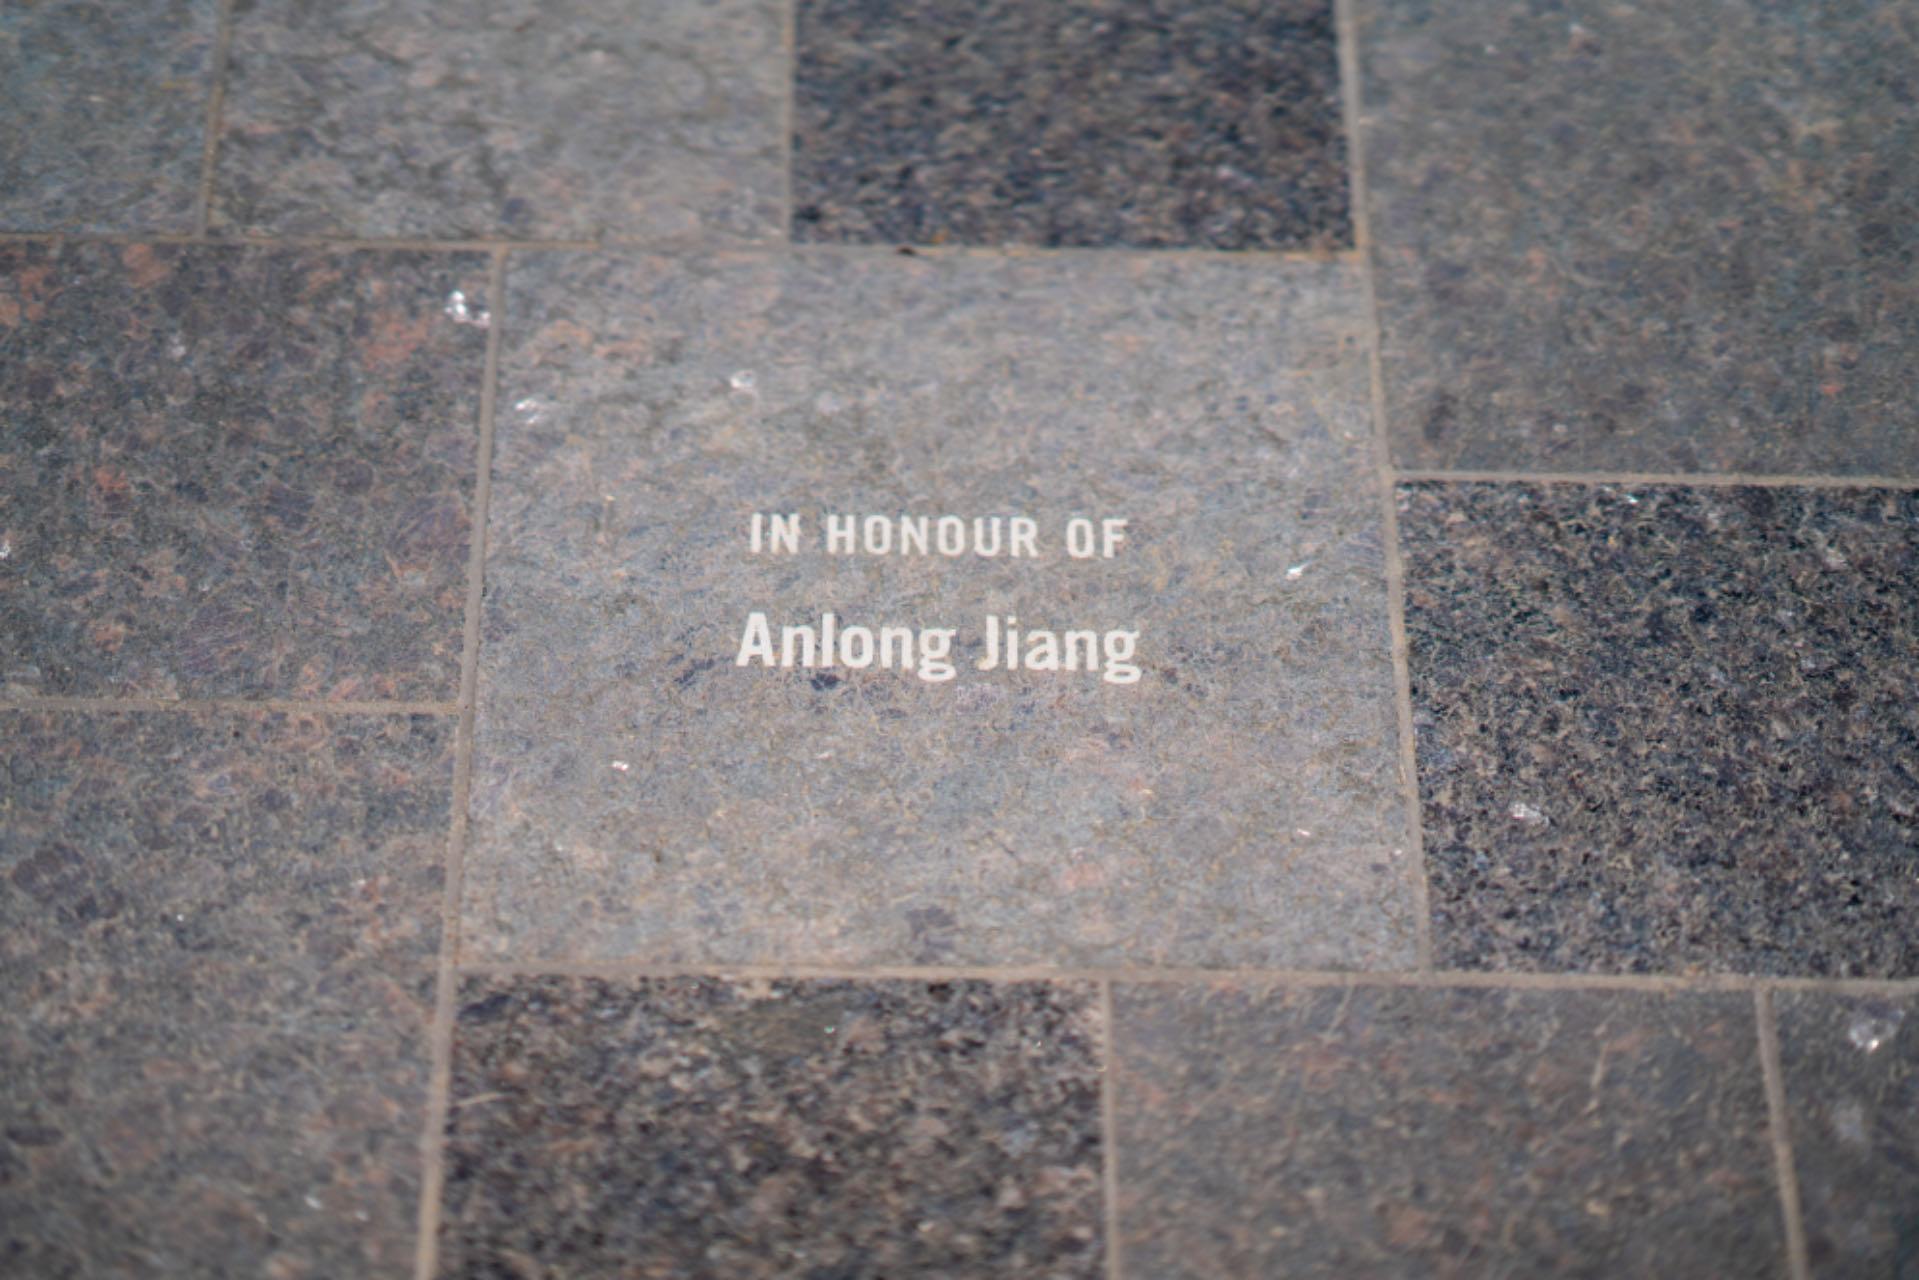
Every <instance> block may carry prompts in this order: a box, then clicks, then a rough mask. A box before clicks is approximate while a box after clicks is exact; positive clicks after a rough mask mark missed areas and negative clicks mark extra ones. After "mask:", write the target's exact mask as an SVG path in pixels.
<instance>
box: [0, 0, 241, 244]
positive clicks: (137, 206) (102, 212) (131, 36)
mask: <svg viewBox="0 0 1919 1280" xmlns="http://www.w3.org/2000/svg"><path fill="white" fill-rule="evenodd" d="M219 15H220V5H219V2H218V0H153V2H150V3H144V4H138V5H125V4H113V3H108V2H106V0H16V2H14V3H9V4H8V5H7V6H6V7H5V8H4V9H0V232H4V231H172V232H188V231H192V230H193V229H194V224H195V221H196V218H197V211H198V202H199V194H200V169H201V164H202V160H203V158H204V156H205V153H206V123H207V99H208V97H209V96H210V95H211V94H212V92H213V61H214V59H213V54H214V43H215V33H216V29H217V27H218V24H219Z"/></svg>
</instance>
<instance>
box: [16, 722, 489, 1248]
mask: <svg viewBox="0 0 1919 1280" xmlns="http://www.w3.org/2000/svg"><path fill="white" fill-rule="evenodd" d="M452 745H453V732H452V722H451V721H450V720H441V719H424V718H421V719H411V720H409V719H406V718H403V717H395V718H373V717H357V716H356V717H341V718H337V719H332V718H326V717H317V716H304V715H277V714H273V715H268V714H260V715H209V716H189V715H183V714H136V715H125V714H122V715H111V714H89V715H66V714H33V713H21V712H0V990H4V991H5V992H6V993H7V994H6V999H5V1001H4V1005H3V1006H0V1275H5V1276H8V1277H16V1276H17V1277H22V1278H23V1280H24V1278H25V1277H33V1278H35V1280H77V1278H80V1277H125V1276H196V1277H199V1276H205V1277H222V1278H224V1277H235V1278H238V1277H258V1276H268V1277H287V1278H289V1280H291V1278H295V1277H316V1278H317V1277H321V1276H354V1277H367V1278H369V1280H372V1278H377V1277H392V1278H394V1280H399V1278H401V1277H407V1276H410V1275H411V1274H412V1271H411V1266H412V1261H413V1236H414V1223H415V1208H416V1204H417V1200H418V1195H419V1192H418V1185H419V1142H420V1134H421V1130H422V1126H423V1125H424V1124H425V1119H426V1118H425V1114H424V1112H423V1110H422V1108H423V1106H424V1103H425V1101H426V1087H427V1066H428V1054H427V1041H426V1032H427V1024H428V1023H429V1021H430V1020H431V1018H432V1011H433V975H434V963H435V956H436V954H437V952H438V948H439V938H440V928H439V912H438V904H439V902H440V895H441V872H440V864H441V854H442V850H443V847H444V844H445V840H446V829H447V817H448V814H447V797H448V790H449V785H450V781H451V772H452V769H451V765H452Z"/></svg>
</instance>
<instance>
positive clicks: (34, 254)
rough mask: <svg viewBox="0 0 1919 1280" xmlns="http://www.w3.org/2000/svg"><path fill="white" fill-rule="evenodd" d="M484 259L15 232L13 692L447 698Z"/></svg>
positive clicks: (8, 651)
mask: <svg viewBox="0 0 1919 1280" xmlns="http://www.w3.org/2000/svg"><path fill="white" fill-rule="evenodd" d="M485 280H486V271H485V262H484V260H483V259H480V258H478V257H476V256H474V255H467V254H461V255H434V256H428V255H424V254H391V253H363V254H329V253H322V252H311V253H307V252H290V251H270V250H255V249H248V250H241V249H225V248H216V249H208V248H183V247H167V246H157V247H156V246H147V245H106V244H69V245H67V246H66V247H64V248H49V247H46V246H39V245H11V246H6V245H0V689H4V690H5V691H7V692H10V693H13V694H16V695H18V694H68V695H103V694H138V695H150V696H157V697H190V696H240V697H302V698H333V699H354V698H425V699H431V698H451V697H452V696H453V695H454V693H455V691H456V688H457V686H458V682H459V665H460V628H461V619H462V608H463V603H464V592H465V583H466V561H467V548H468V545H469V543H470V540H471V537H470V521H471V517H470V515H469V511H468V504H469V502H470V501H471V497H472V488H473V467H474V456H475V449H476V441H475V436H476V427H475V424H476V420H477V416H478V400H479V391H480V381H481V375H482V369H483V364H484V356H485V347H486V335H485V333H484V332H483V325H484V323H485V320H486V307H487V301H486V298H485Z"/></svg>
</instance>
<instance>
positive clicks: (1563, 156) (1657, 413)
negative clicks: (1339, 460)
mask: <svg viewBox="0 0 1919 1280" xmlns="http://www.w3.org/2000/svg"><path fill="white" fill-rule="evenodd" d="M1354 10H1355V14H1356V28H1357V33H1358V46H1359V52H1360V57H1361V60H1362V63H1363V67H1362V73H1361V81H1362V91H1361V92H1362V97H1363V100H1364V103H1365V118H1366V125H1365V135H1364V142H1365V156H1366V164H1367V177H1368V185H1369V190H1370V193H1371V194H1370V201H1369V219H1370V227H1371V231H1372V238H1373V241H1374V245H1375V250H1374V261H1375V265H1376V269H1377V275H1378V290H1379V304H1380V320H1381V324H1382V329H1383V332H1382V347H1381V356H1382V365H1383V368H1384V373H1385V381H1386V393H1387V412H1388V419H1389V422H1390V424H1391V432H1392V437H1393V452H1394V455H1395V457H1396V459H1397V461H1398V462H1399V463H1400V464H1401V465H1403V466H1412V467H1458V468H1481V469H1494V470H1516V469H1517V470H1548V471H1593V470H1600V471H1611V472H1622V471H1625V472H1630V471H1651V472H1673V471H1718V472H1769V473H1781V472H1810V473H1814V474H1847V475H1861V474H1863V475H1900V476H1919V431H1915V430H1914V423H1915V417H1914V409H1913V402H1912V395H1911V381H1912V379H1911V368H1912V353H1913V351H1914V349H1915V347H1919V301H1915V299H1914V295H1913V291H1912V284H1911V281H1912V273H1913V269H1914V254H1915V252H1919V126H1916V125H1915V102H1919V96H1916V95H1919V89H1915V87H1914V81H1913V78H1912V68H1913V67H1914V66H1915V65H1919V9H1915V8H1914V7H1912V6H1910V5H1897V4H1883V3H1879V2H1878V0H1831V2H1828V3H1820V4H1791V3H1781V2H1779V0H1724V2H1723V3H1716V4H1658V5H1649V4H1617V3H1610V2H1608V0H1521V2H1520V3H1514V2H1513V0H1355V4H1354Z"/></svg>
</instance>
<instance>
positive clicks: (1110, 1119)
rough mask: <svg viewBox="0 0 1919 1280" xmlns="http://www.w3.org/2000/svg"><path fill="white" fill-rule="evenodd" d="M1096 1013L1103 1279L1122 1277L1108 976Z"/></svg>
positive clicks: (1115, 1046) (1115, 1028)
mask: <svg viewBox="0 0 1919 1280" xmlns="http://www.w3.org/2000/svg"><path fill="white" fill-rule="evenodd" d="M1099 1013H1100V1022H1101V1024H1102V1026H1103V1032H1102V1035H1101V1038H1100V1054H1101V1061H1100V1070H1099V1126H1100V1150H1101V1152H1102V1153H1103V1155H1104V1157H1105V1158H1104V1159H1103V1160H1102V1161H1101V1162H1100V1183H1101V1188H1102V1195H1103V1198H1104V1201H1105V1209H1106V1214H1105V1221H1106V1280H1123V1277H1124V1274H1125V1272H1124V1268H1122V1267H1121V1265H1120V1256H1119V1121H1118V1119H1117V1115H1118V1102H1117V1100H1116V1098H1115V1093H1116V1091H1117V1089H1118V1079H1117V1077H1118V1074H1119V1025H1118V1023H1116V1022H1115V1021H1114V1020H1113V984H1112V981H1111V980H1110V979H1102V980H1101V981H1100V984H1099Z"/></svg>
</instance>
